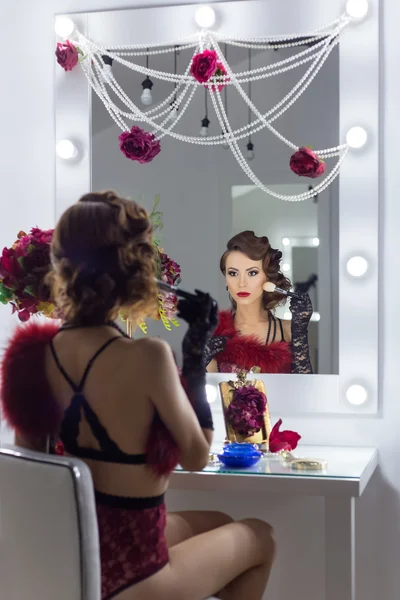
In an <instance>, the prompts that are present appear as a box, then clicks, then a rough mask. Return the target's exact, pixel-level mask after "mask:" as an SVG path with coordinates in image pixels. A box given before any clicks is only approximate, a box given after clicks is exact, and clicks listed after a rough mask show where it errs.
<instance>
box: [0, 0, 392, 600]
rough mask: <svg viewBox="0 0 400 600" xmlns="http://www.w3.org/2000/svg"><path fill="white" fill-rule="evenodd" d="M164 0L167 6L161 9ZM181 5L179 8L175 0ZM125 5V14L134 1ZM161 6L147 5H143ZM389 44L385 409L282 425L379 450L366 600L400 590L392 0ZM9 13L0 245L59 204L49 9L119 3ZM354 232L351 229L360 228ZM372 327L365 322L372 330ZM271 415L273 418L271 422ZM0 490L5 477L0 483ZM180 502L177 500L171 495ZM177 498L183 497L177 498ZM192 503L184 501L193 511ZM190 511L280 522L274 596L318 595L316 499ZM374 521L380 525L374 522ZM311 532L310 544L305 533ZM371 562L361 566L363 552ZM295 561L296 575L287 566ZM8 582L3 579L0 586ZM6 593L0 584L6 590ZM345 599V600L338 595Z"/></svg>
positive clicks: (362, 570) (385, 62)
mask: <svg viewBox="0 0 400 600" xmlns="http://www.w3.org/2000/svg"><path fill="white" fill-rule="evenodd" d="M166 3H167V2H166V0H161V2H160V4H166ZM176 3H178V2H176ZM134 4H135V3H134V2H132V1H125V2H124V0H120V2H119V4H118V6H119V7H128V6H132V5H134ZM144 4H146V5H150V4H156V2H151V1H150V0H147V1H146V2H142V5H144ZM385 4H386V6H385V11H384V21H383V32H382V39H383V40H384V49H383V58H382V67H383V76H382V113H381V114H382V138H381V141H380V143H381V149H382V157H383V160H382V163H381V164H382V170H383V171H382V220H381V248H382V257H381V267H382V278H381V282H382V286H383V287H384V289H385V294H382V304H381V314H380V321H381V340H380V344H381V346H380V350H381V355H380V356H381V358H380V360H381V365H382V385H381V402H382V414H381V416H380V417H377V418H362V419H361V418H360V419H357V418H340V419H339V418H338V419H332V418H329V419H320V418H318V419H309V418H308V419H307V420H302V419H288V420H287V421H286V422H285V426H287V427H290V428H292V427H293V428H297V429H298V430H300V431H301V433H302V434H303V440H304V442H308V443H316V444H343V445H346V444H348V445H377V446H378V447H379V450H380V456H381V469H380V471H379V472H378V474H377V475H376V476H375V477H374V480H373V481H372V483H371V486H370V489H369V490H367V492H366V495H365V497H364V498H363V499H362V500H361V502H360V507H359V508H360V510H359V513H358V514H359V517H358V520H357V530H358V533H359V534H360V543H359V545H358V548H357V566H358V573H357V580H358V582H359V584H360V586H361V589H360V598H362V600H376V599H377V598H385V600H397V599H398V597H399V589H400V569H399V568H398V563H399V556H400V497H399V493H400V468H399V461H398V458H397V456H396V454H397V453H398V444H399V422H400V406H399V401H398V398H399V377H398V372H399V369H398V344H399V339H400V322H399V319H398V314H397V313H398V311H397V303H396V302H394V301H393V299H392V298H393V297H396V296H398V295H399V293H400V272H399V269H398V258H397V257H398V223H399V220H400V205H399V202H398V196H399V191H398V164H397V162H398V159H397V157H398V140H399V139H400V121H399V118H398V106H399V102H400V84H399V78H398V64H399V60H400V48H399V44H398V23H399V22H400V5H399V3H397V2H393V1H392V2H390V3H389V2H386V3H385ZM3 5H4V6H2V19H1V23H0V32H1V39H2V45H3V48H6V49H7V53H6V54H7V56H6V58H5V59H4V60H3V62H2V95H1V99H0V108H1V110H2V117H3V119H2V123H3V125H2V145H1V150H0V170H1V175H2V196H1V200H0V203H1V204H0V205H1V209H2V216H1V219H0V239H1V241H2V243H3V244H9V243H10V242H12V241H13V238H14V236H15V232H16V231H18V230H19V229H21V227H29V226H30V225H31V224H36V223H38V224H39V225H41V226H46V225H50V224H51V223H52V215H53V207H54V137H53V128H54V117H53V114H54V112H53V111H54V106H53V80H52V77H53V69H54V36H53V14H54V12H67V11H70V12H73V11H78V10H79V11H83V10H91V9H92V10H93V9H99V8H101V9H106V8H116V6H115V3H114V2H111V1H110V0H107V1H103V2H101V3H99V2H98V0H92V1H90V0H84V1H83V2H82V0H41V2H31V1H28V0H19V1H18V2H14V3H13V4H11V3H7V4H6V3H5V1H4V2H3ZM355 234H356V232H355ZM0 309H1V310H0V337H1V340H2V344H3V345H4V343H5V334H6V331H7V330H8V329H9V327H10V317H9V313H8V310H7V309H4V308H2V307H0ZM366 326H368V324H367V323H366ZM274 416H275V415H274ZM1 484H2V485H4V482H1ZM174 496H176V494H175V495H174ZM173 500H174V502H175V503H177V502H178V500H177V499H176V498H174V499H173ZM188 500H189V497H188V496H186V497H185V498H183V497H182V499H181V502H182V503H184V504H185V505H187V503H188ZM190 502H191V506H193V507H195V506H197V507H200V506H209V507H213V508H215V507H219V508H221V507H222V506H225V509H226V510H228V511H232V513H233V514H235V515H239V514H249V513H252V514H254V515H262V516H264V518H269V519H270V520H271V521H273V522H274V525H275V527H276V530H277V537H278V543H279V545H280V551H279V559H278V566H277V569H276V571H275V574H274V577H273V581H272V587H271V593H270V595H269V598H270V599H271V600H287V599H288V598H292V597H296V598H301V599H303V598H307V599H308V600H323V591H322V580H323V553H322V548H321V546H320V543H321V540H322V537H323V534H324V530H323V507H322V504H321V502H319V501H318V500H311V499H310V500H306V499H303V500H298V499H295V498H285V499H283V500H282V499H280V498H261V497H259V498H257V497H252V498H247V496H246V493H245V492H243V491H240V492H238V495H237V497H236V498H232V497H229V498H227V497H224V498H222V497H221V496H220V495H215V496H214V495H212V494H207V495H206V496H203V495H198V494H196V495H193V496H191V497H190ZM374 521H375V524H374ZM311 530H312V531H313V533H315V534H316V537H315V539H314V540H312V538H311V536H310V535H309V531H311ZM369 550H372V553H373V559H372V560H371V561H370V562H369V563H368V564H366V563H365V556H366V552H367V551H369ZM285 566H286V567H287V566H290V569H291V570H290V573H289V572H288V571H287V569H285ZM0 586H1V582H0ZM0 590H1V587H0ZM338 600H340V599H338Z"/></svg>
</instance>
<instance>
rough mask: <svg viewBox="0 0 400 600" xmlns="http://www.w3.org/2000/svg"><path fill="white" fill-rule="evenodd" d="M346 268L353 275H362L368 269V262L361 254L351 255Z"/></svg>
mask: <svg viewBox="0 0 400 600" xmlns="http://www.w3.org/2000/svg"><path fill="white" fill-rule="evenodd" d="M346 268H347V271H348V273H349V274H350V275H352V276H353V277H362V276H363V275H365V273H366V272H367V271H368V262H367V261H366V260H365V258H363V257H362V256H353V257H352V258H350V259H349V260H348V261H347V265H346Z"/></svg>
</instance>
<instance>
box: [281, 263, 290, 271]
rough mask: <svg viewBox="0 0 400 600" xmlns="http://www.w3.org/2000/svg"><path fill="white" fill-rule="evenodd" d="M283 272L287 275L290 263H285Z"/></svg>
mask: <svg viewBox="0 0 400 600" xmlns="http://www.w3.org/2000/svg"><path fill="white" fill-rule="evenodd" d="M282 271H283V272H284V273H287V272H288V271H290V265H289V263H283V265H282Z"/></svg>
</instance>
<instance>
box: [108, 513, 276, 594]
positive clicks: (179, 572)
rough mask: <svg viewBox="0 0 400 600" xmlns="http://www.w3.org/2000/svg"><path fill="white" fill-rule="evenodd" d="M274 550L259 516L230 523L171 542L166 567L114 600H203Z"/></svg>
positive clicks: (267, 527) (270, 537)
mask: <svg viewBox="0 0 400 600" xmlns="http://www.w3.org/2000/svg"><path fill="white" fill-rule="evenodd" d="M273 552H274V542H273V537H272V528H271V527H270V526H269V525H268V524H267V523H264V522H263V521H259V520H258V519H246V520H244V521H238V522H234V523H229V524H228V525H223V526H221V527H218V528H217V529H213V530H211V531H207V532H206V533H202V534H200V535H196V536H193V537H191V538H190V539H187V540H185V541H183V542H181V543H178V544H177V545H176V546H173V547H172V548H171V549H170V550H169V563H168V565H167V566H166V567H164V568H163V569H162V570H161V571H159V572H158V573H156V574H155V575H153V576H152V577H149V578H148V579H146V580H144V581H142V582H140V583H138V584H136V585H134V586H133V587H132V588H130V589H128V590H125V591H124V592H122V593H121V594H119V595H118V596H116V597H115V600H204V598H208V597H209V596H212V595H213V594H216V593H217V592H218V591H219V590H221V589H223V588H224V587H225V586H226V585H227V584H228V583H230V582H231V581H233V580H234V579H236V577H238V576H239V575H241V574H242V573H244V572H245V571H247V570H249V569H251V568H252V567H255V566H257V565H259V564H263V563H265V562H267V561H268V559H269V557H271V558H272V556H273Z"/></svg>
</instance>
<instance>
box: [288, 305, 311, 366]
mask: <svg viewBox="0 0 400 600" xmlns="http://www.w3.org/2000/svg"><path fill="white" fill-rule="evenodd" d="M290 312H291V313H292V325H291V329H292V353H293V360H292V373H303V374H305V373H310V374H312V372H313V370H312V366H311V360H310V351H309V347H308V324H309V322H310V319H311V315H312V313H313V307H312V304H311V300H310V296H309V295H308V294H302V295H301V296H300V298H292V299H291V301H290Z"/></svg>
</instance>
